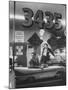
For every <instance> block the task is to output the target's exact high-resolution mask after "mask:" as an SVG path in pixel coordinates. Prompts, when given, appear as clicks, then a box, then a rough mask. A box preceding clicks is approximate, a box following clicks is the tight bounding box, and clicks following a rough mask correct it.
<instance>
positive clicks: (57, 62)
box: [9, 1, 67, 89]
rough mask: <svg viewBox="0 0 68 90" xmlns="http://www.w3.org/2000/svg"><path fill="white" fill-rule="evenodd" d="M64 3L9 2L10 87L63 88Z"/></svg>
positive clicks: (64, 78) (64, 54)
mask: <svg viewBox="0 0 68 90" xmlns="http://www.w3.org/2000/svg"><path fill="white" fill-rule="evenodd" d="M66 36H67V32H66V4H60V3H59V4H56V3H53V4H52V3H41V2H25V1H9V88H10V89H17V88H18V89H19V88H35V87H51V86H65V85H66V51H67V50H66Z"/></svg>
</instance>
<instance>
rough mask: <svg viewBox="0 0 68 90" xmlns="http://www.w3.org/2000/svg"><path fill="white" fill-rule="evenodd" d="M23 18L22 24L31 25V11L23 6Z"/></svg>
mask: <svg viewBox="0 0 68 90" xmlns="http://www.w3.org/2000/svg"><path fill="white" fill-rule="evenodd" d="M23 11H24V16H25V20H24V21H23V23H22V25H23V26H25V27H26V26H31V25H32V17H33V11H32V10H31V9H29V8H23Z"/></svg>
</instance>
